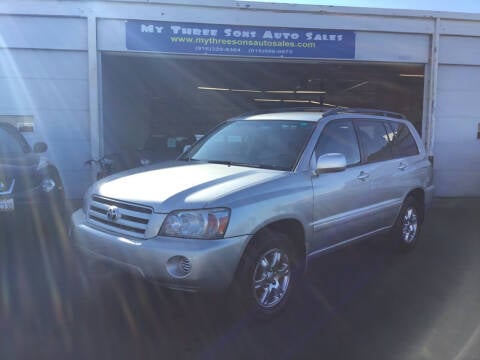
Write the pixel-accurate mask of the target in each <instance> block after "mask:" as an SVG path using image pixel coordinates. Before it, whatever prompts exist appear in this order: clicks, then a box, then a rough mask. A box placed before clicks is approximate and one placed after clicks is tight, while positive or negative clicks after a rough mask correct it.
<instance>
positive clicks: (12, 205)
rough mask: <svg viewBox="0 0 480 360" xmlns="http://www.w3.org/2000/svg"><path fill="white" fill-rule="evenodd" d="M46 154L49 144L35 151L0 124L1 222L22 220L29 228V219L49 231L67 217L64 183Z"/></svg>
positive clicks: (35, 146)
mask: <svg viewBox="0 0 480 360" xmlns="http://www.w3.org/2000/svg"><path fill="white" fill-rule="evenodd" d="M45 151H47V145H46V144H45V143H43V142H39V143H36V144H35V145H34V146H33V149H32V148H31V147H30V145H29V144H28V143H27V141H26V140H25V138H24V137H23V136H22V134H21V133H20V132H19V131H18V130H17V129H16V128H15V127H14V126H12V125H11V124H7V123H0V221H3V222H12V221H15V220H20V221H21V226H25V225H26V220H25V219H26V217H27V218H28V223H29V224H30V225H31V226H35V227H36V228H37V229H38V228H40V227H42V228H43V230H46V229H47V226H50V225H51V226H54V225H55V224H52V221H53V222H55V221H57V220H58V221H60V220H61V219H64V218H65V208H64V198H65V196H64V189H63V185H62V181H61V179H60V176H59V174H58V171H57V168H56V167H55V166H54V165H53V164H52V163H51V162H49V161H48V160H47V159H46V158H45V157H43V156H40V155H39V154H41V153H44V152H45ZM47 222H48V224H49V225H47Z"/></svg>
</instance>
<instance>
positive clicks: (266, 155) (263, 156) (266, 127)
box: [182, 120, 316, 170]
mask: <svg viewBox="0 0 480 360" xmlns="http://www.w3.org/2000/svg"><path fill="white" fill-rule="evenodd" d="M315 126H316V123H315V122H305V121H288V120H285V121H284V120H245V121H242V120H238V121H229V122H226V123H224V124H223V125H222V126H220V127H218V128H216V129H215V130H214V131H213V132H212V133H210V134H208V135H207V136H205V137H203V138H202V139H201V140H200V141H199V142H198V143H196V144H195V145H194V146H193V147H192V149H191V150H190V151H189V152H187V153H186V154H184V155H183V156H182V159H184V160H200V161H207V162H212V163H217V162H218V163H229V164H232V165H241V166H251V167H260V168H267V169H268V168H270V169H279V170H292V169H293V167H294V166H295V164H296V163H297V160H298V158H299V156H300V155H301V153H302V151H303V148H304V146H305V144H306V142H307V141H308V139H309V138H310V135H311V133H312V132H313V129H314V128H315Z"/></svg>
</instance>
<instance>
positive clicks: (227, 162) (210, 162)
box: [207, 160, 240, 166]
mask: <svg viewBox="0 0 480 360" xmlns="http://www.w3.org/2000/svg"><path fill="white" fill-rule="evenodd" d="M207 162H208V163H209V164H221V165H228V166H232V165H240V164H235V163H233V162H231V161H228V160H207Z"/></svg>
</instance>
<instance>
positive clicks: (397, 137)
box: [389, 122, 418, 158]
mask: <svg viewBox="0 0 480 360" xmlns="http://www.w3.org/2000/svg"><path fill="white" fill-rule="evenodd" d="M389 126H390V128H391V129H392V131H391V133H390V134H389V136H390V140H391V141H392V152H393V157H394V158H399V157H405V156H414V155H418V146H417V143H416V142H415V139H414V138H413V136H412V134H411V132H410V130H409V129H408V126H406V125H404V124H401V123H397V122H389Z"/></svg>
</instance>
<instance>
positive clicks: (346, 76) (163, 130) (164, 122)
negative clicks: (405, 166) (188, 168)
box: [102, 54, 425, 170]
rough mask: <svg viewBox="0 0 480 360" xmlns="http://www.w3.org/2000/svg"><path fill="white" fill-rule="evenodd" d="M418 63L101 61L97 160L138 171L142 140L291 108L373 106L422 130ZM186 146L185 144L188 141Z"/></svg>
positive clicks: (181, 135)
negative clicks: (110, 158) (100, 156)
mask: <svg viewBox="0 0 480 360" xmlns="http://www.w3.org/2000/svg"><path fill="white" fill-rule="evenodd" d="M424 72H425V66H424V65H423V64H420V65H418V64H415V65H410V64H385V63H358V62H355V63H352V62H319V61H301V62H299V61H295V60H288V61H285V60H281V59H268V60H266V59H231V58H221V59H219V58H216V59H212V58H198V57H195V58H192V57H190V58H189V57H180V58H179V57H172V56H160V55H143V54H135V55H123V54H122V55H118V54H103V55H102V114H103V135H104V149H103V150H104V154H116V158H117V159H118V161H117V162H118V164H117V166H116V168H117V170H122V169H125V168H131V167H134V166H138V165H139V163H138V160H137V159H136V158H137V156H136V152H138V149H141V148H142V147H143V146H144V144H145V142H146V141H147V139H148V138H149V137H150V136H152V134H153V135H161V136H162V137H165V141H168V147H173V148H176V149H173V150H174V151H171V152H170V154H171V157H172V158H174V157H175V156H176V155H178V154H179V153H180V152H181V150H182V148H183V146H180V145H181V144H183V143H181V142H178V143H177V142H176V141H175V139H177V140H183V139H189V140H190V139H193V136H194V135H201V134H205V133H206V132H207V131H208V130H209V129H211V128H212V127H213V126H215V125H216V124H218V123H220V122H221V121H223V120H225V119H227V118H229V117H232V116H235V115H239V114H242V113H245V112H249V111H254V110H259V109H262V110H263V109H271V108H279V107H282V108H295V107H319V106H324V107H332V108H333V107H337V106H346V107H361V108H379V109H386V110H390V111H395V112H400V113H403V114H405V115H406V116H407V117H408V118H409V120H411V121H412V122H413V123H414V124H415V126H416V128H417V129H418V131H419V132H421V130H422V116H423V97H424ZM189 140H187V141H189Z"/></svg>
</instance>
